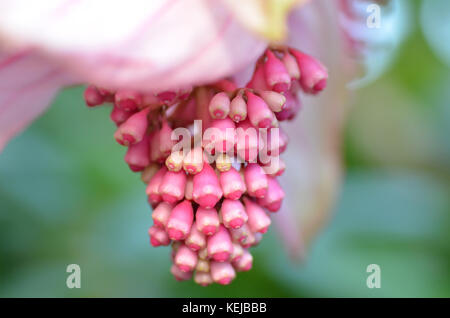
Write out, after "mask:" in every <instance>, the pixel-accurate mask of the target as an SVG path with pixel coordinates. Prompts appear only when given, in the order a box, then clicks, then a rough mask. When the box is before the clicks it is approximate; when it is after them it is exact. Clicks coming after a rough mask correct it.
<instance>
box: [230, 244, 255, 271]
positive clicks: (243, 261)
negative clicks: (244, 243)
mask: <svg viewBox="0 0 450 318" xmlns="http://www.w3.org/2000/svg"><path fill="white" fill-rule="evenodd" d="M252 265H253V256H252V254H250V252H249V251H248V250H246V249H245V250H243V254H242V257H241V258H239V259H238V260H236V261H233V267H234V268H235V269H236V271H238V272H246V271H249V270H251V269H252Z"/></svg>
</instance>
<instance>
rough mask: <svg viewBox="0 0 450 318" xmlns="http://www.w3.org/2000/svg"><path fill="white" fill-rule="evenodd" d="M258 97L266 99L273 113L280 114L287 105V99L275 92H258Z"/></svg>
mask: <svg viewBox="0 0 450 318" xmlns="http://www.w3.org/2000/svg"><path fill="white" fill-rule="evenodd" d="M258 95H259V96H261V98H262V99H264V101H265V102H266V104H267V105H268V106H269V108H270V109H271V110H272V111H273V112H280V111H281V110H282V109H283V107H284V105H285V104H286V97H284V95H283V94H280V93H277V92H274V91H258Z"/></svg>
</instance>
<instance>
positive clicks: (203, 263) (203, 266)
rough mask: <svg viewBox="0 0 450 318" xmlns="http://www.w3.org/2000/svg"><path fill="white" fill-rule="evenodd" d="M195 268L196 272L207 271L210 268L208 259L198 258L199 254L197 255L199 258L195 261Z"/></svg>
mask: <svg viewBox="0 0 450 318" xmlns="http://www.w3.org/2000/svg"><path fill="white" fill-rule="evenodd" d="M195 270H196V271H198V272H209V270H210V266H209V261H208V260H206V259H202V258H200V255H199V260H198V262H197V266H196V267H195Z"/></svg>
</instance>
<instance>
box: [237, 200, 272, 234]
mask: <svg viewBox="0 0 450 318" xmlns="http://www.w3.org/2000/svg"><path fill="white" fill-rule="evenodd" d="M244 204H245V209H246V211H247V215H248V226H249V228H250V230H251V231H252V232H260V233H266V232H267V229H268V228H269V225H270V223H271V221H270V218H269V216H268V215H267V214H266V212H264V210H263V209H262V208H261V207H260V206H259V205H258V204H257V203H255V202H253V201H252V200H250V199H248V198H244Z"/></svg>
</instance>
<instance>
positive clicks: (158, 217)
mask: <svg viewBox="0 0 450 318" xmlns="http://www.w3.org/2000/svg"><path fill="white" fill-rule="evenodd" d="M170 212H172V205H170V204H169V203H167V202H161V203H160V204H158V206H157V207H156V208H155V209H154V210H153V213H152V219H153V223H155V226H157V227H160V228H163V229H164V228H165V227H166V224H167V221H168V220H169V216H170Z"/></svg>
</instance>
